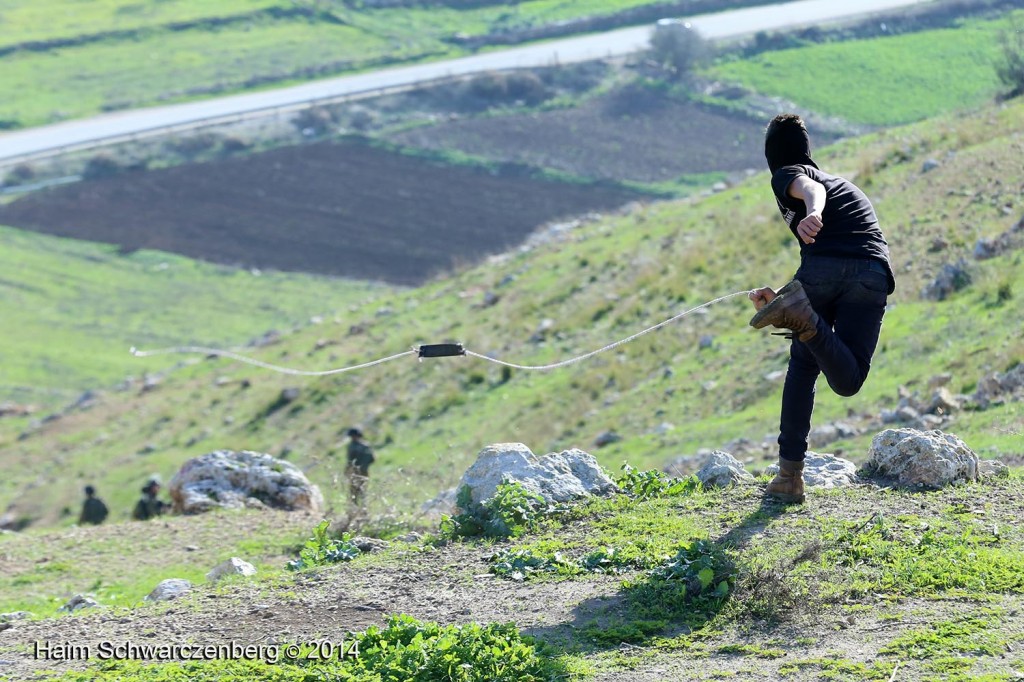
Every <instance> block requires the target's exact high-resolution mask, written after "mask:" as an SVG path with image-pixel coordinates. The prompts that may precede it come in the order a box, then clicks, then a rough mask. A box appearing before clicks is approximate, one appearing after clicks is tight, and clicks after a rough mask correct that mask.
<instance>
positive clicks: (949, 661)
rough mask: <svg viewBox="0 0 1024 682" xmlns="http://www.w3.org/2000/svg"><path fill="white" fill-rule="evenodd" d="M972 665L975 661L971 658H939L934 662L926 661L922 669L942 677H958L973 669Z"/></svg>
mask: <svg viewBox="0 0 1024 682" xmlns="http://www.w3.org/2000/svg"><path fill="white" fill-rule="evenodd" d="M974 663H975V660H974V659H973V658H964V657H963V656H940V657H939V658H936V659H934V660H931V661H927V662H926V663H925V664H924V669H925V670H927V671H928V672H933V673H940V674H942V675H958V674H961V673H966V672H967V671H968V670H970V669H971V668H973V667H974ZM946 679H948V678H946Z"/></svg>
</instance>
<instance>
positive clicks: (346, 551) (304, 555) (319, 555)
mask: <svg viewBox="0 0 1024 682" xmlns="http://www.w3.org/2000/svg"><path fill="white" fill-rule="evenodd" d="M330 526H331V522H330V521H328V520H326V519H324V520H323V521H321V522H320V523H319V524H318V525H317V527H316V528H314V529H313V537H311V538H309V539H308V540H306V544H305V546H303V548H302V551H300V552H299V558H298V559H295V560H293V561H289V562H288V570H290V571H301V570H302V569H304V568H315V567H316V566H327V565H329V564H336V563H339V562H341V561H351V560H352V559H355V558H356V557H357V556H359V555H360V554H361V552H360V550H359V548H358V547H356V546H355V545H354V544H353V543H352V536H351V535H349V534H348V533H345V534H344V535H342V536H341V537H340V538H337V539H335V538H332V537H331V536H330V534H329V533H328V530H327V529H328V528H330Z"/></svg>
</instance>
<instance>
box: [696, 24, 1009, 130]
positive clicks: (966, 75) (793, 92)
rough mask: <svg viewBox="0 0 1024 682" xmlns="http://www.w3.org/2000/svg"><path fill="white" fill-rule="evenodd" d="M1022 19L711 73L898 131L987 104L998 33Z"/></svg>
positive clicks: (773, 57)
mask: <svg viewBox="0 0 1024 682" xmlns="http://www.w3.org/2000/svg"><path fill="white" fill-rule="evenodd" d="M1022 20H1024V13H1022V12H1015V13H1012V14H1011V15H1010V16H1009V17H1008V18H1006V19H1000V20H994V21H981V20H977V19H965V20H963V21H962V24H961V25H960V26H958V27H956V28H948V29H940V30H934V31H923V32H921V33H911V34H905V35H898V36H891V37H884V38H872V39H868V40H851V41H846V42H836V43H825V44H820V45H815V46H811V47H802V48H797V49H790V50H780V51H777V52H766V53H764V54H761V55H759V56H757V57H755V58H752V59H745V60H737V61H732V62H728V63H724V64H721V65H719V66H716V67H714V68H713V69H711V74H712V75H713V76H714V77H715V78H719V79H723V80H726V81H731V82H736V83H740V84H742V85H744V86H746V87H748V88H751V89H753V90H755V91H757V92H759V93H763V94H766V95H771V96H777V97H782V98H784V99H786V100H788V101H792V102H796V103H797V104H799V105H800V106H802V107H806V108H807V109H809V110H813V111H815V112H817V113H819V114H824V115H828V116H838V117H841V118H842V119H844V120H846V121H849V122H851V123H859V124H867V125H873V126H891V125H901V124H905V123H911V122H913V121H920V120H923V119H926V118H929V117H931V116H935V115H938V114H941V113H944V112H947V111H950V110H951V109H970V108H973V107H976V106H978V105H980V104H983V103H985V102H987V101H991V99H992V98H993V97H994V95H996V94H997V93H998V92H999V91H1000V88H1001V86H1000V83H999V79H998V78H997V76H996V71H995V68H994V67H993V64H994V63H995V61H996V60H997V59H998V58H999V56H1000V54H1001V53H1000V47H999V40H998V36H999V33H1000V32H1001V31H1007V30H1010V31H1012V30H1014V29H1013V27H1014V26H1015V25H1019V24H1020V23H1021V21H1022ZM953 73H955V74H956V75H955V77H953V76H951V74H953Z"/></svg>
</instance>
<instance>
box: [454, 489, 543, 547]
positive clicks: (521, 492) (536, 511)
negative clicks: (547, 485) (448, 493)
mask: <svg viewBox="0 0 1024 682" xmlns="http://www.w3.org/2000/svg"><path fill="white" fill-rule="evenodd" d="M457 504H458V506H459V508H460V509H464V510H467V511H464V512H462V513H460V514H457V515H455V516H445V517H444V518H442V519H441V528H440V535H441V537H442V538H443V539H453V538H456V537H477V536H481V535H482V536H484V537H491V538H507V537H517V536H519V535H522V534H523V533H525V532H527V531H529V530H533V529H535V528H537V527H538V525H539V524H540V523H541V521H542V520H543V519H544V518H546V517H549V516H550V515H552V514H554V513H555V512H557V511H558V508H557V507H555V506H553V505H550V504H548V502H547V500H545V499H544V498H543V497H541V496H540V495H538V494H537V493H533V492H530V491H529V490H527V489H526V488H524V487H523V485H522V484H521V483H519V482H518V481H511V482H505V483H500V484H498V487H497V490H496V492H495V493H494V496H493V497H491V498H490V499H489V500H487V501H486V502H484V503H483V504H478V503H475V502H473V501H472V498H471V497H470V491H469V488H468V487H466V486H463V487H462V489H461V490H459V495H458V498H457Z"/></svg>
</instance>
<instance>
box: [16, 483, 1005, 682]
mask: <svg viewBox="0 0 1024 682" xmlns="http://www.w3.org/2000/svg"><path fill="white" fill-rule="evenodd" d="M848 490H849V493H848V494H845V495H842V496H838V495H823V494H820V493H819V494H817V495H816V494H815V492H814V491H813V490H812V491H811V492H810V494H809V496H808V502H807V504H806V505H803V506H800V507H788V508H784V507H781V506H777V507H776V508H770V509H767V511H768V514H767V516H762V517H761V518H760V519H759V520H758V517H757V515H756V512H757V511H758V509H760V510H762V511H765V510H766V508H765V507H764V505H763V504H762V502H761V489H760V487H759V486H757V485H751V486H743V487H740V488H736V489H733V490H732V491H731V492H727V493H725V494H723V496H722V498H721V499H720V500H719V503H718V504H716V505H714V506H712V507H709V508H705V509H703V510H702V511H700V514H701V515H702V516H706V517H707V518H709V519H718V520H719V522H720V525H721V528H722V532H721V534H720V535H718V536H717V537H715V538H713V540H714V542H716V543H719V542H720V543H727V544H729V545H730V546H733V547H737V548H739V547H743V546H753V545H754V544H759V543H763V542H771V541H776V542H777V541H779V539H780V538H782V537H783V536H786V535H787V533H789V532H790V531H792V530H793V529H794V528H797V527H798V526H800V525H801V524H803V523H806V522H807V521H809V520H811V519H815V518H820V517H822V516H825V517H829V518H839V519H846V520H855V519H856V520H860V519H862V518H863V517H864V516H865V508H866V506H870V507H872V508H873V509H874V511H876V512H877V513H879V514H883V515H886V516H888V517H895V516H897V515H899V514H901V513H913V512H920V513H926V512H925V511H923V510H925V509H926V508H928V509H933V510H938V509H942V508H943V507H944V506H945V505H948V504H949V503H950V502H956V501H962V502H967V501H969V500H971V499H972V498H971V491H962V490H956V489H953V490H948V491H946V492H943V493H940V494H939V495H938V496H937V497H932V496H921V497H920V498H918V497H915V496H912V495H895V494H884V491H878V490H877V489H875V488H874V487H873V486H859V487H857V488H854V489H848ZM1015 490H1016V488H1014V487H1011V486H1006V485H1002V484H1000V485H998V486H994V487H992V488H989V489H987V490H986V492H985V497H984V500H985V504H986V507H987V511H985V510H981V509H976V510H974V511H976V512H977V513H979V514H983V515H984V516H985V518H987V519H988V520H989V521H995V522H999V523H1000V524H1002V523H1004V522H1009V521H1010V519H1011V518H1012V517H1013V514H1014V513H1015V510H1014V500H1013V499H1012V498H1013V497H1014V496H1015V495H1016V492H1015ZM972 491H973V492H977V488H972ZM275 514H276V513H275ZM741 516H745V517H747V519H748V521H747V522H741V523H739V524H737V523H736V522H735V521H731V522H728V523H726V522H725V519H726V518H729V519H736V518H739V517H741ZM240 518H250V519H253V520H254V523H261V521H259V518H260V517H259V513H253V514H252V515H250V516H248V517H240ZM187 522H188V518H182V519H175V520H173V522H172V523H171V524H170V525H163V524H160V525H155V526H153V528H154V533H157V534H160V533H168V532H170V531H168V530H167V529H168V528H170V529H172V530H173V529H176V528H177V526H178V525H180V524H182V523H187ZM115 530H116V528H115V527H112V526H111V527H105V528H104V527H100V528H92V529H73V530H68V531H61V532H56V533H53V534H49V535H47V536H46V537H45V538H41V539H40V541H43V542H50V543H53V544H55V545H56V544H60V543H61V542H64V541H66V537H65V536H66V535H67V534H74V533H77V534H79V535H82V534H83V533H85V534H88V533H110V532H114V531H115ZM179 530H180V529H179ZM233 530H234V531H235V532H244V529H242V528H239V527H238V526H237V525H236V526H235V527H233ZM588 532H590V531H589V529H588V525H587V523H586V522H576V523H569V524H567V525H566V526H564V527H563V528H561V529H560V530H558V531H557V532H556V536H559V537H564V538H570V537H585V536H586V535H587V534H588ZM503 546H504V543H498V544H497V545H492V544H490V543H479V542H464V543H456V544H450V545H447V546H443V547H440V548H433V547H430V546H419V545H405V544H403V543H401V542H396V543H393V545H392V547H391V548H389V549H388V550H386V551H385V553H384V554H383V555H381V556H379V557H377V558H372V557H371V558H359V559H357V560H356V561H354V562H352V563H348V564H342V565H337V566H332V567H328V568H323V569H319V570H315V571H309V572H303V573H299V574H295V575H286V576H284V577H281V578H270V579H269V580H249V581H236V582H232V583H231V584H230V586H229V587H228V588H226V589H218V588H211V587H200V588H198V589H197V590H196V591H195V592H193V594H192V595H189V596H187V597H184V598H180V599H178V600H175V601H173V602H166V603H162V604H147V605H145V606H141V607H139V608H136V609H131V610H129V609H95V610H92V611H86V612H82V613H79V614H75V615H73V616H67V617H63V618H57V619H48V620H39V621H18V622H16V623H15V625H14V626H13V627H11V628H9V629H7V630H6V631H3V632H0V678H2V677H3V676H4V675H7V676H10V679H17V680H20V679H29V678H30V677H32V676H33V675H35V674H36V673H37V672H39V671H41V670H52V671H57V672H60V671H64V670H69V669H82V668H84V667H86V663H85V662H84V661H68V662H57V661H44V660H37V659H36V658H35V657H34V655H33V647H34V645H35V643H36V642H50V643H51V644H52V643H65V642H67V643H71V644H74V645H79V646H81V645H86V646H90V647H91V648H92V649H91V650H92V651H97V648H98V646H99V644H100V642H104V641H107V642H115V643H124V642H126V641H130V642H134V643H141V644H155V645H159V644H169V645H173V644H184V643H196V644H228V643H230V642H236V643H238V644H240V645H250V644H273V643H281V644H283V643H286V642H289V643H290V642H306V641H321V640H329V641H332V642H335V643H340V642H341V641H343V640H344V638H345V636H346V634H347V633H349V632H352V631H360V630H363V629H365V628H366V627H367V626H368V625H371V624H380V623H382V621H383V619H384V617H385V615H387V614H393V613H394V614H397V613H405V614H409V615H411V616H414V617H416V618H418V619H421V620H426V621H434V622H438V623H443V624H447V623H467V622H481V623H487V622H509V621H514V622H515V623H516V624H517V626H518V627H519V628H520V629H522V630H523V631H524V632H526V633H528V634H532V635H534V636H537V637H539V638H540V639H542V640H544V641H547V642H550V643H552V644H554V645H555V646H557V647H560V648H563V649H566V650H570V651H578V652H581V653H583V654H584V655H586V656H587V658H588V660H590V661H591V662H592V663H593V665H594V669H595V673H596V675H595V679H597V680H601V681H611V680H615V681H617V682H618V681H624V682H641V681H644V682H646V681H648V680H688V679H694V680H706V679H714V678H719V677H729V678H730V679H740V680H764V679H782V678H783V677H784V678H785V679H789V680H811V679H844V680H846V679H851V680H852V679H865V677H864V675H865V674H866V673H865V672H864V669H858V666H871V665H873V664H874V663H876V662H885V663H887V664H890V665H891V664H893V663H898V664H899V667H898V676H894V679H899V680H904V681H906V680H915V681H916V680H926V679H939V677H936V676H935V675H934V673H933V672H930V667H929V666H931V665H932V663H933V661H932V660H931V657H921V656H920V655H919V654H913V653H911V652H907V655H906V656H901V655H899V654H894V653H885V652H884V648H885V647H886V645H888V644H890V643H891V642H893V641H894V640H895V639H896V638H897V637H900V636H903V635H906V634H907V633H909V632H911V631H921V630H922V629H925V628H929V627H933V626H936V625H938V624H940V623H946V622H948V621H950V620H951V619H957V618H964V617H967V616H970V615H971V614H974V613H978V614H979V615H981V614H985V613H991V611H992V610H993V609H998V610H1000V611H1001V613H1002V615H1001V617H1000V622H999V634H1000V636H1001V637H1005V638H1006V639H1007V641H1018V640H1020V639H1021V638H1022V637H1024V599H1022V598H1021V596H1020V595H1019V594H990V595H989V597H988V598H987V599H984V600H980V601H975V600H970V599H965V598H958V597H957V596H956V595H955V594H950V595H948V596H943V595H942V594H941V593H940V594H939V596H937V597H935V598H931V599H925V598H917V597H902V598H901V597H898V596H897V595H886V594H867V595H864V596H863V597H861V598H859V599H857V600H847V602H845V603H842V604H827V605H826V604H818V605H806V606H805V607H801V608H799V609H798V610H796V611H794V612H792V614H791V615H792V617H791V618H789V619H787V620H783V621H781V622H775V623H769V622H765V621H758V620H753V621H746V622H742V623H737V622H732V623H725V624H720V625H719V627H709V628H705V629H704V631H703V632H702V633H701V635H700V637H699V638H698V639H693V640H690V643H689V644H688V645H676V646H674V645H673V644H672V642H678V641H679V640H665V639H658V640H651V641H649V642H645V643H644V644H643V645H640V646H637V645H630V644H622V645H621V646H616V645H610V644H604V645H601V644H591V643H588V642H587V641H586V638H585V637H583V636H582V635H581V633H582V632H583V631H584V629H585V628H586V627H587V626H590V625H592V624H594V623H599V622H604V621H605V620H614V619H616V618H618V619H621V614H622V613H623V612H624V609H623V601H624V600H625V598H626V597H625V590H624V589H623V585H622V581H623V579H624V578H629V577H631V576H633V575H635V574H634V573H629V574H626V575H621V574H620V575H618V576H607V575H599V574H592V575H587V576H586V577H584V578H580V579H563V580H538V581H534V580H530V581H527V582H513V581H510V580H506V579H503V578H499V577H495V576H494V575H492V574H490V573H489V572H488V569H489V566H490V564H489V562H488V559H489V557H490V555H491V554H492V553H493V552H494V551H496V550H498V549H501V548H502V547H503ZM680 634H682V635H685V634H686V630H685V629H684V630H683V631H681V632H676V633H671V632H669V633H666V637H673V636H674V635H680ZM1018 645H1019V644H1015V645H1013V646H1012V647H1011V648H1009V649H1008V650H1007V651H1006V652H1005V655H1002V656H1000V655H995V656H993V655H978V656H977V657H975V658H972V659H971V664H972V665H973V666H974V668H972V671H971V672H972V673H976V674H989V675H994V676H993V677H991V679H1007V680H1009V679H1019V677H1015V676H1019V675H1020V674H1021V671H1020V670H1018V669H1017V668H1016V667H1015V666H1019V665H1020V655H1019V651H1015V650H1014V649H1015V648H1016V647H1017V646H1018ZM965 646H967V645H966V643H965ZM1008 646H1009V645H1008ZM968 648H969V647H968ZM971 653H980V652H973V651H972V652H971ZM874 672H875V673H877V672H878V670H877V669H874ZM871 679H878V678H877V675H875V676H873V677H871ZM891 679H893V678H891ZM986 679H989V678H986Z"/></svg>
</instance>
